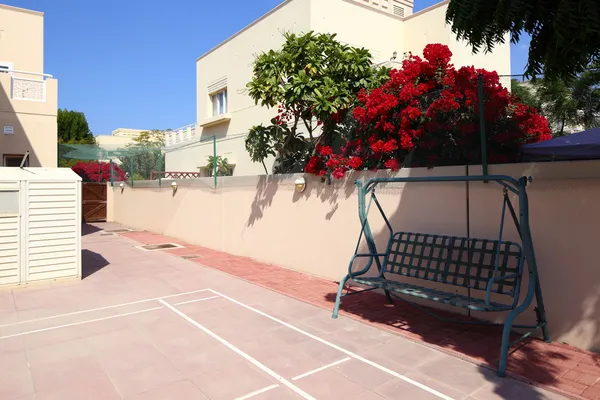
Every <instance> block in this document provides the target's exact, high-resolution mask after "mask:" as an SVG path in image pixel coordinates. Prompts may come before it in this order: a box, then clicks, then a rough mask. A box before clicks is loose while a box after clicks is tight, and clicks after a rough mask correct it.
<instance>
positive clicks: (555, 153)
mask: <svg viewBox="0 0 600 400" xmlns="http://www.w3.org/2000/svg"><path fill="white" fill-rule="evenodd" d="M521 152H522V157H523V161H551V160H562V161H564V160H594V159H600V128H594V129H588V130H587V131H583V132H579V133H573V134H571V135H566V136H561V137H558V138H556V139H552V140H546V141H545V142H539V143H531V144H526V145H523V146H521Z"/></svg>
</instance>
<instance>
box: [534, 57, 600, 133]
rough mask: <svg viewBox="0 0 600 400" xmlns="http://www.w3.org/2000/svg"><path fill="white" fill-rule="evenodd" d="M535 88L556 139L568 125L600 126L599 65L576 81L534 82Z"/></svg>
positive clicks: (541, 80) (551, 80) (580, 75)
mask: <svg viewBox="0 0 600 400" xmlns="http://www.w3.org/2000/svg"><path fill="white" fill-rule="evenodd" d="M532 87H533V92H534V93H535V97H536V98H537V101H538V102H539V104H540V108H541V111H542V114H543V115H544V116H545V117H546V118H547V119H548V121H549V122H550V126H551V127H552V130H553V135H554V136H562V135H564V134H565V128H566V127H567V126H582V127H583V128H584V129H590V128H595V127H598V126H600V69H598V68H597V67H596V66H595V65H591V66H589V68H588V70H586V71H584V72H583V73H581V74H577V75H576V76H575V77H573V78H543V79H536V80H533V81H532Z"/></svg>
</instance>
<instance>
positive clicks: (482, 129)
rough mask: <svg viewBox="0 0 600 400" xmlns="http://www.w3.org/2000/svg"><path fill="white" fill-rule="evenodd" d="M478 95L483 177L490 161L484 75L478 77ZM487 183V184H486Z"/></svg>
mask: <svg viewBox="0 0 600 400" xmlns="http://www.w3.org/2000/svg"><path fill="white" fill-rule="evenodd" d="M477 94H478V96H477V97H479V132H480V135H481V166H482V169H483V175H487V174H488V161H487V136H486V134H485V113H484V107H485V100H484V98H483V75H481V74H479V75H478V76H477ZM486 183H487V182H486Z"/></svg>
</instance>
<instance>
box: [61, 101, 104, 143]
mask: <svg viewBox="0 0 600 400" xmlns="http://www.w3.org/2000/svg"><path fill="white" fill-rule="evenodd" d="M57 125H58V143H69V144H74V143H78V144H95V143H96V139H94V135H93V134H92V132H91V131H90V127H89V125H88V122H87V119H86V118H85V114H84V113H82V112H80V111H73V110H67V109H59V110H58V116H57Z"/></svg>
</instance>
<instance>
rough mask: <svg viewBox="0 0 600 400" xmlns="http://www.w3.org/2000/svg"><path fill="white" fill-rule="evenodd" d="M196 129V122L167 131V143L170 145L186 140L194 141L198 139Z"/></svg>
mask: <svg viewBox="0 0 600 400" xmlns="http://www.w3.org/2000/svg"><path fill="white" fill-rule="evenodd" d="M196 130H197V127H196V124H190V125H186V126H184V127H181V128H177V129H175V130H172V131H167V132H165V145H166V146H167V147H169V146H175V145H177V144H182V143H186V142H192V141H194V140H196V139H198V135H197V133H196Z"/></svg>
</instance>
